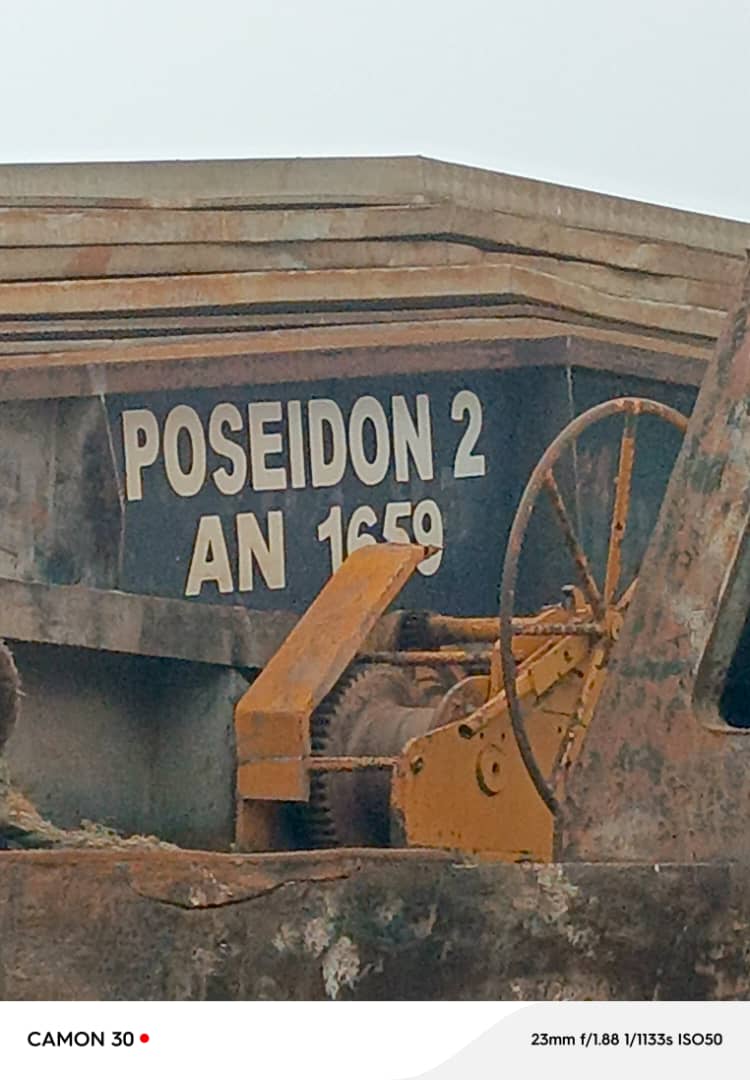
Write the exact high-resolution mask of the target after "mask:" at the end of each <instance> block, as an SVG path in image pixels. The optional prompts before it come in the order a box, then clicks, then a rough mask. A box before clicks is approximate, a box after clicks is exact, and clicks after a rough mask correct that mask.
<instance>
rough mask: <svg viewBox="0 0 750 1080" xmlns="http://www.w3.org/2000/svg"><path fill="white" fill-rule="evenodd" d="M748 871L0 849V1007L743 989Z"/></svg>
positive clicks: (385, 856)
mask: <svg viewBox="0 0 750 1080" xmlns="http://www.w3.org/2000/svg"><path fill="white" fill-rule="evenodd" d="M748 898H750V871H749V870H748V867H747V866H746V865H738V864H734V865H731V864H729V865H715V866H706V865H698V866H674V865H671V866H660V867H659V872H658V873H656V872H655V871H654V867H653V865H642V864H641V865H630V866H622V865H599V866H591V865H581V864H579V865H567V866H566V865H562V866H555V865H553V866H528V865H527V866H517V865H516V866H514V865H507V864H506V865H503V864H484V865H482V864H480V865H477V864H476V863H475V862H472V861H466V860H464V859H460V858H456V857H454V856H448V855H445V854H440V853H435V854H433V855H430V854H427V853H424V852H415V853H407V854H394V853H392V852H385V853H377V852H362V851H359V852H357V851H341V852H335V853H324V852H321V853H317V854H290V855H278V856H272V857H268V856H265V857H264V856H231V855H225V856H221V855H210V854H205V853H194V852H191V853H174V854H171V853H169V854H167V853H165V854H148V855H145V854H134V853H132V852H125V851H119V852H112V853H106V852H101V853H100V852H55V853H44V852H39V853H14V852H8V853H3V854H0V996H2V998H4V999H5V1000H19V999H21V1000H70V999H73V1000H164V999H166V1000H206V999H211V1000H217V999H220V1000H243V999H269V998H271V999H282V1000H310V999H324V1000H325V999H329V1000H330V999H338V1000H349V999H359V1000H375V999H378V1000H383V999H391V1000H404V999H412V1000H414V999H416V1000H425V999H433V1000H438V999H445V1000H457V999H463V1000H469V999H491V1000H531V1001H534V1000H540V999H547V1000H550V999H559V998H563V999H577V1000H601V999H622V1000H653V999H655V998H658V999H662V998H665V999H669V1000H710V999H714V998H715V999H727V1000H737V999H746V998H748V997H749V996H750V980H748V976H747V966H746V964H745V962H744V959H743V958H744V949H745V946H746V942H747V936H748V932H749V930H750V900H749V899H748Z"/></svg>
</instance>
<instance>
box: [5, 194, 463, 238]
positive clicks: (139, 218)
mask: <svg viewBox="0 0 750 1080" xmlns="http://www.w3.org/2000/svg"><path fill="white" fill-rule="evenodd" d="M442 214H443V210H442V208H439V207H438V208H434V207H431V206H427V205H422V206H413V207H408V208H407V209H402V208H396V209H394V208H392V207H385V208H380V207H377V208H371V207H366V208H364V209H363V208H360V207H357V208H348V209H344V210H341V209H328V208H320V207H315V208H309V209H303V210H145V209H139V210H100V209H98V208H97V209H85V210H22V209H11V210H8V209H3V208H2V207H0V246H1V247H6V248H8V247H10V248H15V247H39V246H45V245H47V244H52V245H53V246H55V247H61V246H65V245H69V244H75V245H80V244H106V245H111V244H196V243H219V242H228V243H232V244H238V243H243V242H244V243H247V242H250V243H255V244H260V243H269V242H271V241H273V242H274V243H279V242H282V241H290V240H308V241H309V240H358V239H361V238H362V239H364V238H367V237H373V238H375V237H387V236H398V235H401V236H404V235H407V236H414V235H416V236H419V235H425V234H432V233H435V232H437V231H438V227H439V224H440V221H441V216H442Z"/></svg>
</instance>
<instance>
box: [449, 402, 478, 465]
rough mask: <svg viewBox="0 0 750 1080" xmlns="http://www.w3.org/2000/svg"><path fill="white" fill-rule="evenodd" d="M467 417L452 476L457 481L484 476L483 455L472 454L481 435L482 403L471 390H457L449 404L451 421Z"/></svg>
mask: <svg viewBox="0 0 750 1080" xmlns="http://www.w3.org/2000/svg"><path fill="white" fill-rule="evenodd" d="M466 415H468V418H469V422H468V424H467V425H466V431H465V432H464V433H463V435H462V436H461V442H460V443H459V444H458V449H457V450H456V457H455V460H454V462H453V475H454V476H455V477H457V478H458V479H462V478H464V477H466V476H484V474H485V472H486V462H485V459H484V454H476V453H474V447H475V446H476V444H477V439H478V438H479V436H480V435H481V434H482V403H481V401H480V400H479V398H478V397H477V395H476V394H475V393H474V391H473V390H459V392H458V393H457V394H456V396H455V397H454V399H453V401H452V402H451V420H457V421H461V420H463V418H464V416H466Z"/></svg>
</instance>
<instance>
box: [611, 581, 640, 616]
mask: <svg viewBox="0 0 750 1080" xmlns="http://www.w3.org/2000/svg"><path fill="white" fill-rule="evenodd" d="M637 584H638V578H637V577H635V578H633V580H632V581H631V582H630V584H629V585H628V587H627V589H626V590H625V592H624V593H623V594H622V596H621V597H620V599H619V600H618V601H617V603H616V604H615V608H616V609H617V611H624V610H625V608H626V607H627V606H628V604H629V603H630V601H631V600H632V599H633V594H634V592H635V587H636V585H637Z"/></svg>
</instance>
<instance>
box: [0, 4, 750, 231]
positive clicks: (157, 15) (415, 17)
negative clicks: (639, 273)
mask: <svg viewBox="0 0 750 1080" xmlns="http://www.w3.org/2000/svg"><path fill="white" fill-rule="evenodd" d="M0 13H1V16H0V17H1V20H2V21H1V24H0V40H1V41H2V53H3V63H2V66H0V95H1V100H2V139H0V160H2V161H5V162H9V161H76V160H97V159H98V160H105V159H108V160H112V159H138V158H142V159H154V158H157V159H162V158H190V157H289V156H292V157H294V156H311V155H357V154H424V155H427V156H430V157H437V158H442V159H444V160H448V161H457V162H461V163H464V164H469V165H481V166H484V167H487V168H491V169H497V170H499V171H502V172H510V173H516V174H518V175H522V176H532V177H537V178H540V179H543V180H555V181H558V182H560V183H566V184H572V185H574V186H577V187H583V188H589V189H593V190H598V191H606V192H611V193H614V194H618V195H627V196H631V197H634V198H641V199H646V200H649V201H651V202H659V203H664V204H668V205H672V206H681V207H685V208H688V209H692V210H703V211H706V212H708V213H717V214H723V215H725V216H729V217H738V218H743V219H745V220H750V167H749V166H750V130H749V129H750V124H749V123H748V105H747V103H748V101H749V100H750V87H749V86H748V75H747V74H746V72H748V70H750V63H748V55H749V53H750V33H749V31H750V3H749V2H748V0H618V2H616V3H615V2H611V0H540V2H536V3H534V2H530V0H513V2H512V3H510V2H507V0H451V2H447V0H431V2H428V0H401V2H396V0H378V2H372V0H273V2H272V0H244V2H243V0H201V2H195V0H125V2H120V0H0Z"/></svg>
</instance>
